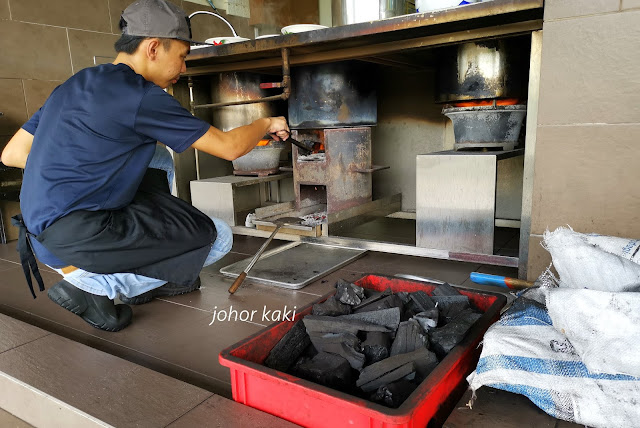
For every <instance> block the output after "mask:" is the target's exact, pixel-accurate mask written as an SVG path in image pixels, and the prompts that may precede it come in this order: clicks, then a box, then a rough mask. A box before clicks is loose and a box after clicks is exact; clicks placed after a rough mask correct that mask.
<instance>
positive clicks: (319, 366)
mask: <svg viewBox="0 0 640 428" xmlns="http://www.w3.org/2000/svg"><path fill="white" fill-rule="evenodd" d="M295 375H297V376H299V377H301V378H304V379H307V380H310V381H312V382H316V383H319V384H321V385H325V386H328V387H330V388H336V389H338V390H347V389H350V388H351V383H352V381H353V378H352V372H351V365H350V364H349V362H348V361H347V360H345V359H344V358H342V357H341V356H339V355H335V354H329V353H328V352H320V353H319V354H318V355H316V356H315V357H313V358H312V359H311V360H308V361H304V362H302V363H301V364H298V365H296V367H295Z"/></svg>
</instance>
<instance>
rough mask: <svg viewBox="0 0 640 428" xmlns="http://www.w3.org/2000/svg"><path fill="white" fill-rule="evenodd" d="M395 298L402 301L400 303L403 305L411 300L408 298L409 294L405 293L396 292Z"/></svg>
mask: <svg viewBox="0 0 640 428" xmlns="http://www.w3.org/2000/svg"><path fill="white" fill-rule="evenodd" d="M396 296H398V297H399V298H400V300H402V303H404V304H407V303H409V300H411V298H410V297H409V293H408V292H406V291H398V292H397V293H396Z"/></svg>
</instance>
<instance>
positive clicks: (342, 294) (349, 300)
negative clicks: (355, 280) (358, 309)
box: [335, 279, 364, 306]
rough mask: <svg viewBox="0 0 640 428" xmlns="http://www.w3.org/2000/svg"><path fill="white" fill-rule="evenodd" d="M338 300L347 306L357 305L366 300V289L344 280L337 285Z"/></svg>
mask: <svg viewBox="0 0 640 428" xmlns="http://www.w3.org/2000/svg"><path fill="white" fill-rule="evenodd" d="M336 289H337V292H336V295H335V296H336V299H337V300H339V301H340V302H342V303H345V304H347V305H351V306H353V305H357V304H359V303H360V302H362V299H364V289H363V288H362V287H358V286H357V285H355V284H352V283H350V282H348V281H345V280H344V279H339V280H338V282H337V283H336Z"/></svg>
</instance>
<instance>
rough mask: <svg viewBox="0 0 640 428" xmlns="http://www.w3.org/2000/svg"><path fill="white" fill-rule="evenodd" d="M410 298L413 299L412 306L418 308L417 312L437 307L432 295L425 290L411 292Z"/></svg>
mask: <svg viewBox="0 0 640 428" xmlns="http://www.w3.org/2000/svg"><path fill="white" fill-rule="evenodd" d="M409 298H410V299H411V303H412V306H414V307H415V308H416V309H417V311H416V312H424V311H428V310H429V309H433V308H435V307H436V304H435V303H434V302H433V300H431V297H429V295H428V294H427V293H425V292H424V291H415V292H413V293H409Z"/></svg>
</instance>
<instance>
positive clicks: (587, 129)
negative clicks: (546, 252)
mask: <svg viewBox="0 0 640 428" xmlns="http://www.w3.org/2000/svg"><path fill="white" fill-rule="evenodd" d="M638 159H640V124H635V125H592V126H543V127H538V136H537V141H536V161H535V172H534V174H535V179H534V188H533V207H532V212H531V233H532V234H538V235H539V234H542V233H543V232H544V231H545V230H546V229H547V228H549V229H550V230H554V229H555V228H557V227H558V226H566V225H569V226H571V227H573V228H574V229H575V230H576V231H578V232H583V233H591V232H592V233H598V234H601V235H613V236H621V237H626V238H640V197H639V196H638V189H637V181H638V180H637V177H638Z"/></svg>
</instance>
